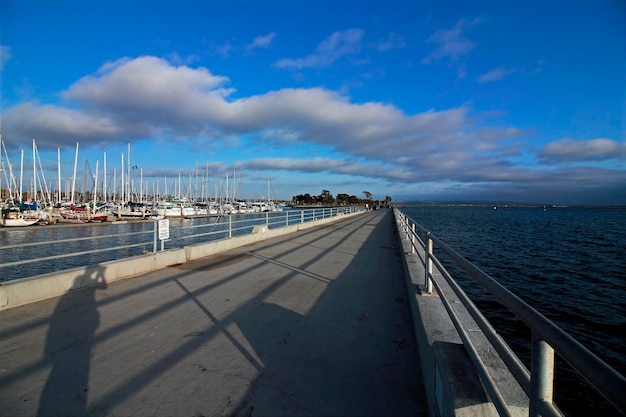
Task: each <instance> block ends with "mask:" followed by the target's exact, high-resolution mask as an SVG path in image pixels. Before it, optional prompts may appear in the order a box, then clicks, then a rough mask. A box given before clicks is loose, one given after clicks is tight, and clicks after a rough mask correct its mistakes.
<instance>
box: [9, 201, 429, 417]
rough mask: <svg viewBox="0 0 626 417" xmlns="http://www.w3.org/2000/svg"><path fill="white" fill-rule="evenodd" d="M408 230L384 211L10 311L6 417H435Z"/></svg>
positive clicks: (390, 213) (388, 211)
mask: <svg viewBox="0 0 626 417" xmlns="http://www.w3.org/2000/svg"><path fill="white" fill-rule="evenodd" d="M392 222H393V214H392V211H391V210H386V209H383V210H375V211H373V212H370V213H366V214H363V215H359V216H355V217H350V218H347V219H345V220H342V221H339V222H336V223H333V224H330V225H327V226H323V227H319V228H315V229H313V230H307V231H303V232H297V233H293V234H290V235H286V236H283V237H280V238H275V239H271V240H267V241H265V242H262V243H258V244H254V245H248V246H245V247H241V248H238V249H235V250H231V251H228V252H224V253H222V254H219V255H215V256H211V257H207V258H204V259H201V260H198V261H193V262H189V263H187V264H184V265H179V266H176V267H170V268H166V269H163V270H159V271H156V272H152V273H149V274H146V275H143V276H141V277H137V278H134V279H129V280H125V281H120V282H117V283H114V284H111V285H109V286H108V287H102V286H101V287H97V288H92V289H86V290H83V291H79V292H75V293H70V294H67V295H65V296H63V297H60V298H56V299H51V300H46V301H43V302H39V303H35V304H31V305H27V306H23V307H18V308H15V309H11V310H7V311H3V312H0V415H2V416H22V415H42V416H44V415H64V416H72V415H89V416H101V415H107V416H189V417H192V416H366V415H367V416H394V415H396V416H416V415H424V414H425V412H426V404H425V396H424V389H423V385H422V381H421V377H420V371H419V365H418V358H417V348H416V343H415V338H414V335H413V330H412V323H411V318H410V317H411V316H410V312H409V308H408V304H407V300H406V291H405V289H404V279H403V275H402V264H401V258H400V255H401V253H400V249H399V248H398V244H397V239H396V236H395V235H394V230H395V227H394V226H393V224H392ZM91 278H92V279H97V277H91Z"/></svg>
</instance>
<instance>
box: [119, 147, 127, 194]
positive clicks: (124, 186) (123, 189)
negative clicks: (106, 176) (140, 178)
mask: <svg viewBox="0 0 626 417" xmlns="http://www.w3.org/2000/svg"><path fill="white" fill-rule="evenodd" d="M120 171H122V192H121V193H120V197H122V203H123V202H125V201H126V183H125V182H124V171H126V167H125V166H124V153H123V152H122V169H121V170H120Z"/></svg>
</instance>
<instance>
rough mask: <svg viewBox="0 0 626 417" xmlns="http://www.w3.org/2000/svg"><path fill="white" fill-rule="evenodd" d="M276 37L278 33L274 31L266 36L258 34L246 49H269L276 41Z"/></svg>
mask: <svg viewBox="0 0 626 417" xmlns="http://www.w3.org/2000/svg"><path fill="white" fill-rule="evenodd" d="M274 38H276V33H274V32H271V33H268V34H267V35H264V36H257V37H256V38H254V40H253V41H252V43H250V44H248V45H247V46H246V50H247V51H252V50H254V49H267V48H269V47H270V45H271V44H272V42H273V41H274Z"/></svg>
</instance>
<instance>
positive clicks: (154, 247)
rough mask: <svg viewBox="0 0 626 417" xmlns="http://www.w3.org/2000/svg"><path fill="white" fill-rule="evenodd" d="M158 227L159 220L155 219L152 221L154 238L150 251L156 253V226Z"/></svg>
mask: <svg viewBox="0 0 626 417" xmlns="http://www.w3.org/2000/svg"><path fill="white" fill-rule="evenodd" d="M158 227H159V221H158V220H155V221H154V238H153V243H154V244H153V245H152V253H156V251H157V228H158Z"/></svg>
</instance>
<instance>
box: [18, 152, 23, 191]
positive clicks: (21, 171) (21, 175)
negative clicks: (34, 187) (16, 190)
mask: <svg viewBox="0 0 626 417" xmlns="http://www.w3.org/2000/svg"><path fill="white" fill-rule="evenodd" d="M20 151H21V152H20V154H21V159H20V196H19V200H20V203H22V190H23V188H22V184H23V183H22V180H23V177H24V149H20Z"/></svg>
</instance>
